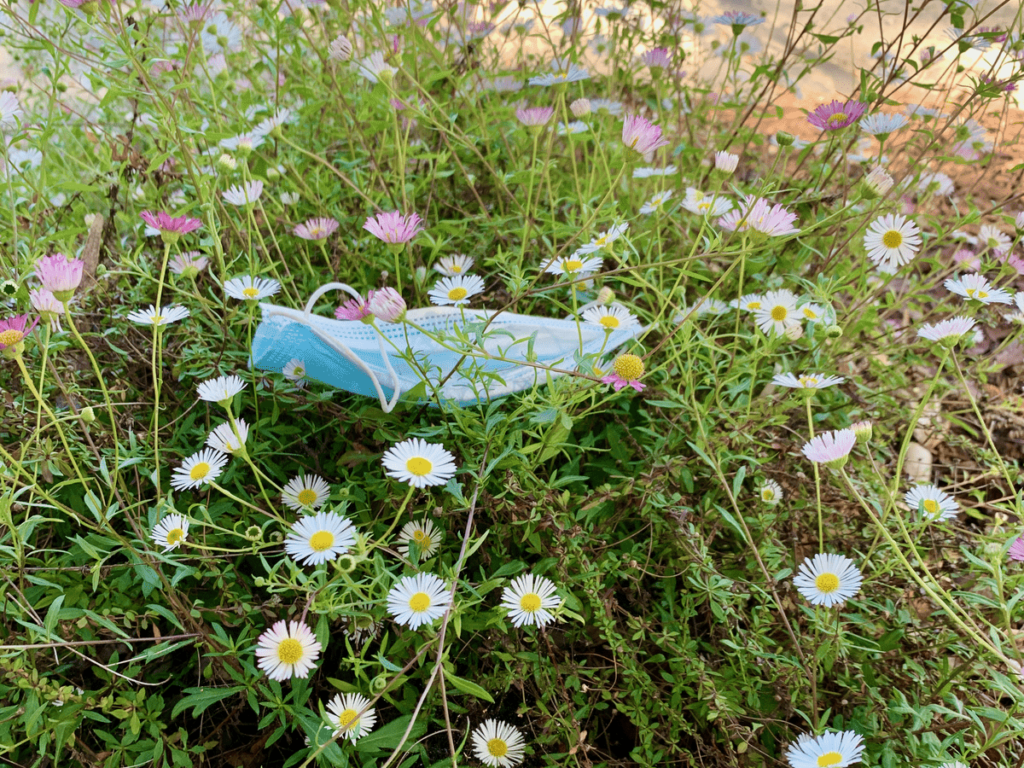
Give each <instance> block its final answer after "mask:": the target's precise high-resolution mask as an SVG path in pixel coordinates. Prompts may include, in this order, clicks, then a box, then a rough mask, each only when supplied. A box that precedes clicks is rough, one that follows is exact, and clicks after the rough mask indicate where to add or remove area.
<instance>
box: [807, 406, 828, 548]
mask: <svg viewBox="0 0 1024 768" xmlns="http://www.w3.org/2000/svg"><path fill="white" fill-rule="evenodd" d="M803 394H804V402H805V403H806V404H807V431H808V432H810V434H811V438H810V439H811V440H813V439H814V416H813V415H812V413H811V398H810V397H808V396H807V393H803ZM812 464H813V465H814V495H815V499H816V500H817V503H818V551H819V552H824V551H825V525H824V522H823V518H822V514H821V470H819V469H818V462H816V461H815V462H812Z"/></svg>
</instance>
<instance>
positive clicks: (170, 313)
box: [128, 304, 189, 326]
mask: <svg viewBox="0 0 1024 768" xmlns="http://www.w3.org/2000/svg"><path fill="white" fill-rule="evenodd" d="M188 315H189V312H188V309H186V308H185V307H182V306H179V305H177V304H170V305H168V306H166V307H164V308H163V309H161V310H159V311H157V308H156V307H155V306H153V305H152V304H150V305H149V309H140V310H135V311H134V312H129V313H128V319H129V320H131V321H132V322H133V323H138V324H139V325H155V326H161V325H167V324H168V323H176V322H178V321H179V320H184V319H185V318H186V317H188Z"/></svg>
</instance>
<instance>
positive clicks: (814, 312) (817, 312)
mask: <svg viewBox="0 0 1024 768" xmlns="http://www.w3.org/2000/svg"><path fill="white" fill-rule="evenodd" d="M796 311H797V313H798V314H799V315H800V316H801V317H802V318H803V319H804V320H808V321H810V322H812V323H816V322H818V321H819V320H824V319H825V310H824V309H822V308H821V307H819V306H818V305H817V304H801V305H800V306H799V307H797V308H796Z"/></svg>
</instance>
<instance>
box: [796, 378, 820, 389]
mask: <svg viewBox="0 0 1024 768" xmlns="http://www.w3.org/2000/svg"><path fill="white" fill-rule="evenodd" d="M797 381H799V382H800V386H801V387H816V386H818V379H817V378H816V377H814V376H801V377H800V378H799V379H797Z"/></svg>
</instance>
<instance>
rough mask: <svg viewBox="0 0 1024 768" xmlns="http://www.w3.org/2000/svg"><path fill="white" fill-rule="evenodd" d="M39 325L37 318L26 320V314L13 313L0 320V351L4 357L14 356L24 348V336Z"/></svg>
mask: <svg viewBox="0 0 1024 768" xmlns="http://www.w3.org/2000/svg"><path fill="white" fill-rule="evenodd" d="M37 325H39V318H38V317H36V318H33V320H32V323H31V324H30V323H29V321H28V315H14V316H13V317H8V318H7V319H5V320H0V352H2V353H3V356H4V357H8V358H14V357H18V356H19V355H20V354H21V351H22V350H23V349H24V341H25V337H26V336H28V335H29V334H30V333H32V331H33V330H35V327H36V326H37Z"/></svg>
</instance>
